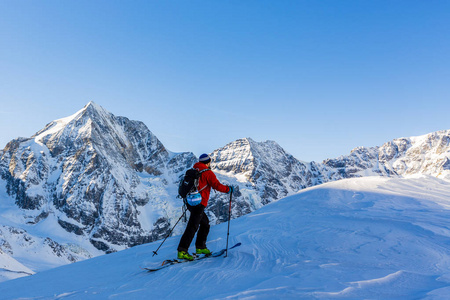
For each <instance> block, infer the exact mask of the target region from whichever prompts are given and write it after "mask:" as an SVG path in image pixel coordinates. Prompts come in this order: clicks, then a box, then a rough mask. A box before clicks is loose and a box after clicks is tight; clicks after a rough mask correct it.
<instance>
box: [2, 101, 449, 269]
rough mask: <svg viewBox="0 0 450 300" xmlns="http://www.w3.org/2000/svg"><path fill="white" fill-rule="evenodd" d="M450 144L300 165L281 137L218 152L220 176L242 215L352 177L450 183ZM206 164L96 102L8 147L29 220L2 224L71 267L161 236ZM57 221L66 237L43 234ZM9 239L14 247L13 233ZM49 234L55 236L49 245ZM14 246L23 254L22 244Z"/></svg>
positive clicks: (18, 199) (420, 144) (438, 139)
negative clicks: (180, 188)
mask: <svg viewBox="0 0 450 300" xmlns="http://www.w3.org/2000/svg"><path fill="white" fill-rule="evenodd" d="M449 149H450V130H443V131H438V132H435V133H430V134H428V135H424V136H418V137H411V138H399V139H395V140H393V141H389V142H387V143H385V144H383V145H382V146H379V147H378V146H377V147H369V148H366V147H357V148H355V149H353V150H352V151H351V153H350V154H349V155H343V156H340V157H338V158H335V159H327V160H324V161H323V162H321V163H317V162H303V161H299V160H298V159H296V158H295V157H293V156H292V155H291V154H289V153H288V152H286V151H285V150H284V149H283V148H282V147H281V146H279V145H278V144H277V143H276V142H275V141H264V142H256V141H254V140H253V139H251V138H242V139H238V140H236V141H233V142H230V143H228V144H227V145H225V146H224V147H221V148H219V149H217V150H215V151H213V152H212V153H211V157H212V162H213V163H212V169H213V170H214V172H215V173H216V174H217V176H218V178H219V180H220V181H221V182H224V183H225V184H233V185H237V186H239V192H238V193H236V194H235V195H234V201H233V203H232V216H233V218H237V217H239V216H242V215H245V214H247V213H250V212H252V211H254V210H257V209H259V208H261V207H263V206H264V205H266V204H268V203H271V202H273V201H277V200H279V199H281V198H284V197H286V196H289V195H292V194H295V193H296V192H298V191H300V190H302V189H304V188H306V187H311V186H315V185H319V184H322V183H326V182H330V181H336V180H341V179H345V178H353V177H363V176H373V175H375V176H386V177H400V176H409V175H413V174H426V175H431V176H436V177H439V178H443V179H449V178H450V162H449V161H450V160H449V158H450V152H449V151H450V150H449ZM196 161H197V157H196V156H195V155H194V154H193V153H192V152H182V153H173V152H171V151H169V150H167V149H166V148H165V147H164V145H163V144H162V143H161V142H160V141H159V139H158V138H157V137H156V136H155V135H154V134H153V133H152V132H151V131H150V130H149V129H148V128H147V126H146V125H145V124H144V123H142V122H140V121H131V120H129V119H128V118H126V117H120V116H115V115H113V114H112V113H110V112H108V111H106V110H105V109H104V108H103V107H101V106H99V105H97V104H95V103H94V102H89V103H88V104H87V105H86V106H85V107H84V108H83V109H81V110H79V111H78V112H76V113H75V114H73V115H71V116H69V117H66V118H61V119H57V120H55V121H53V122H50V123H48V124H47V125H46V126H45V127H44V128H43V129H42V130H39V131H38V132H37V133H36V134H34V135H33V136H32V137H31V138H18V139H15V140H12V141H11V142H10V143H8V144H7V146H6V147H5V149H3V150H2V151H0V175H1V178H2V180H0V181H1V182H2V184H1V185H0V190H2V189H3V191H0V196H2V201H3V202H5V203H6V202H7V203H9V204H8V205H7V208H8V210H11V211H17V213H16V214H17V215H19V216H20V217H14V218H13V219H12V217H11V215H12V214H3V215H1V214H0V225H3V228H4V229H5V230H8V229H7V228H5V227H4V226H5V224H9V225H8V226H10V227H11V228H16V229H13V232H17V236H22V237H25V236H31V237H30V238H31V239H33V240H34V241H35V242H34V244H42V247H41V249H44V248H45V249H46V247H48V246H49V245H50V246H51V247H52V250H51V251H53V253H54V254H55V255H56V256H58V257H64V261H65V262H66V263H67V262H72V261H78V260H82V259H86V258H89V257H92V256H96V255H99V254H100V253H110V252H115V251H118V250H122V249H125V248H128V247H132V246H134V245H139V244H143V243H148V242H151V241H155V240H158V239H161V238H163V237H164V236H165V235H166V234H167V233H168V231H169V230H170V228H171V227H172V226H173V225H174V224H175V221H176V220H177V219H178V218H179V216H180V214H181V209H182V208H181V207H182V201H181V200H180V199H177V198H176V195H177V191H176V190H177V184H178V182H179V180H180V179H181V177H182V175H183V173H184V171H185V170H186V169H188V168H190V167H191V166H192V165H193V164H194V162H196ZM3 186H4V187H3ZM228 201H229V198H228V196H227V195H223V194H220V193H212V195H211V199H210V202H209V205H208V210H207V213H208V216H209V218H210V220H211V223H212V224H218V223H221V222H224V221H226V220H227V213H228ZM12 203H15V204H12ZM47 223H48V224H52V226H56V227H58V228H59V229H58V230H61V231H63V232H66V234H64V233H61V234H59V235H58V236H56V237H54V236H52V233H51V232H49V231H40V232H37V233H33V232H34V231H35V230H34V229H35V228H36V227H39V226H41V224H47ZM47 226H49V225H47ZM1 227H2V226H0V230H1ZM56 227H55V228H56ZM182 227H183V225H180V226H178V227H177V228H176V229H175V231H174V234H180V233H181V230H182ZM33 234H36V235H33ZM0 238H2V239H3V240H4V243H3V244H4V245H6V244H7V243H8V239H9V238H11V237H8V238H7V237H5V236H3V237H1V236H0ZM46 238H49V239H50V240H51V242H49V243H47V244H45V245H44V243H43V242H42V241H44V240H46ZM0 242H1V241H0ZM73 245H78V246H77V247H74V246H73ZM10 246H11V247H10V248H11V253H12V255H13V257H14V253H15V252H17V251H18V250H17V249H18V247H17V246H15V245H14V243H10ZM1 249H2V245H1V243H0V250H1ZM30 249H33V250H30V251H35V252H36V251H38V252H39V251H41V250H36V248H30ZM36 270H37V269H36Z"/></svg>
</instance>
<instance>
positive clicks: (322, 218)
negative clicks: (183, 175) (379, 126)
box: [0, 176, 450, 299]
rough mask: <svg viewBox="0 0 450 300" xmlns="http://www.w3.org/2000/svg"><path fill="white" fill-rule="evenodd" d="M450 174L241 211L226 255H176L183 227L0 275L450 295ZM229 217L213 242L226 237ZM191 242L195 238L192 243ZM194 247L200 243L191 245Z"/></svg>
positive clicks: (68, 292)
mask: <svg viewBox="0 0 450 300" xmlns="http://www.w3.org/2000/svg"><path fill="white" fill-rule="evenodd" d="M449 208H450V182H448V181H444V180H441V179H437V178H435V177H431V176H415V177H409V178H386V177H366V178H356V179H346V180H341V181H336V182H331V183H326V184H323V185H320V186H316V187H313V188H308V189H305V190H302V191H301V192H299V193H298V194H296V195H293V196H290V197H287V198H284V199H282V200H280V201H277V202H274V203H272V204H269V205H267V206H264V207H263V208H261V209H259V210H257V211H255V212H253V213H251V214H248V215H246V216H243V217H240V218H238V219H235V220H232V223H231V234H230V245H233V244H235V243H237V242H241V243H242V246H240V247H238V248H236V249H233V250H230V252H229V255H228V257H227V258H223V257H219V258H210V259H205V260H201V261H197V262H190V263H184V264H180V265H174V266H171V267H169V268H166V269H163V270H160V271H158V272H155V273H147V272H145V271H143V270H141V269H140V267H144V266H147V267H152V266H157V265H158V264H159V263H160V262H161V261H163V260H164V259H168V258H173V257H174V256H175V255H176V247H177V244H178V242H179V238H180V237H179V236H176V237H172V238H170V239H168V240H167V241H166V243H165V244H164V246H163V247H162V248H161V250H160V251H159V255H157V256H155V257H152V251H154V250H156V248H157V247H158V245H159V243H160V242H155V243H151V244H146V245H141V246H136V247H133V248H130V249H127V250H123V251H120V252H117V253H113V254H108V255H104V256H100V257H95V258H92V259H88V260H85V261H82V262H77V263H74V264H71V265H66V266H62V267H59V268H55V269H51V270H48V271H44V272H40V273H37V274H35V275H32V276H27V277H23V278H19V279H14V280H10V281H6V282H3V283H0V295H1V298H2V299H335V298H336V299H341V298H343V299H450V210H449ZM226 231H227V224H226V223H223V224H220V225H217V226H213V227H212V228H211V232H210V236H209V242H208V247H209V248H210V249H212V250H214V249H216V250H218V249H220V248H223V247H224V246H225V243H226ZM191 249H192V248H191ZM192 250H193V249H192Z"/></svg>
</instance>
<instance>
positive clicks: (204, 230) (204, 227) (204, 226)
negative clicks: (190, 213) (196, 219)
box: [195, 211, 210, 249]
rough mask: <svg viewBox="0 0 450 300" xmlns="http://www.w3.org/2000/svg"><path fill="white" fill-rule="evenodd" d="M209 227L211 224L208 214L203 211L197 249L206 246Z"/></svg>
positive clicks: (196, 243)
mask: <svg viewBox="0 0 450 300" xmlns="http://www.w3.org/2000/svg"><path fill="white" fill-rule="evenodd" d="M209 228H210V225H209V219H208V216H207V215H206V214H205V212H204V211H203V213H202V218H201V220H200V229H199V230H198V232H197V240H196V241H195V247H196V248H197V249H205V248H206V239H207V238H208V233H209Z"/></svg>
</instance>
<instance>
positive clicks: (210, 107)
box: [0, 0, 450, 161]
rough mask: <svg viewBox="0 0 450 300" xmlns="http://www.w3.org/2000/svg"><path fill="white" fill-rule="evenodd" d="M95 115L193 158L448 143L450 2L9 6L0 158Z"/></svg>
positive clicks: (303, 155)
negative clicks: (240, 151)
mask: <svg viewBox="0 0 450 300" xmlns="http://www.w3.org/2000/svg"><path fill="white" fill-rule="evenodd" d="M89 101H94V102H96V103H97V104H99V105H101V106H103V107H104V108H105V109H107V110H108V111H110V112H112V113H113V114H115V115H121V116H126V117H128V118H130V119H133V120H140V121H143V122H144V123H145V124H146V125H147V126H148V127H149V129H150V130H151V131H152V132H153V133H154V134H156V136H157V137H158V138H159V139H160V140H161V141H162V142H163V144H164V145H165V146H166V147H167V148H168V149H169V150H171V151H175V152H182V151H192V152H194V153H195V154H196V155H197V156H198V155H200V154H201V153H202V152H210V151H212V150H214V149H217V148H219V147H222V146H224V145H226V144H227V143H229V142H231V141H234V140H236V139H238V138H243V137H251V138H253V139H254V140H256V141H265V140H275V141H276V142H278V143H279V144H280V145H281V146H282V147H283V148H284V149H285V150H286V151H287V152H289V153H291V154H293V155H294V156H295V157H296V158H298V159H300V160H304V161H312V160H315V161H321V160H323V159H326V158H334V157H337V156H339V155H343V154H348V153H349V152H350V150H351V149H353V148H354V147H357V146H367V147H369V146H376V145H381V144H383V143H384V142H387V141H389V140H391V139H394V138H398V137H409V136H416V135H422V134H426V133H429V132H433V131H437V130H443V129H450V1H447V0H445V1H433V0H427V1H415V0H407V1H400V0H396V1H363V0H358V1H352V0H346V1H339V0H333V1H327V0H320V1H319V0H317V1H312V0H311V1H301V0H297V1H288V0H281V1H278V0H272V1H264V0H255V1H250V0H248V1H247V0H244V1H242V0H239V1H233V0H232V1H214V0H213V1H209V0H208V1H206V0H205V1H181V0H180V1H176V0H174V1H162V0H161V1H150V0H147V1H135V0H133V1H91V0H90V1H78V0H77V1H69V0H67V1H59V0H58V1H15V0H14V1H13V0H11V1H9V0H0V148H3V147H4V146H5V145H6V143H7V142H9V141H10V140H12V139H13V138H17V137H19V136H24V137H30V136H31V135H33V134H34V133H35V132H37V131H38V130H40V129H42V128H43V127H44V126H45V125H46V124H47V123H49V122H50V121H52V120H54V119H58V118H62V117H66V116H69V115H71V114H73V113H75V112H76V111H77V110H79V109H81V108H82V107H83V106H84V105H85V104H87V103H88V102H89Z"/></svg>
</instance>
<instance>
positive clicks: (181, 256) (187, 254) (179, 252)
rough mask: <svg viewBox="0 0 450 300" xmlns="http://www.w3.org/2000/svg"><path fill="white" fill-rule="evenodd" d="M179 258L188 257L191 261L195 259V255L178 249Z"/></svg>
mask: <svg viewBox="0 0 450 300" xmlns="http://www.w3.org/2000/svg"><path fill="white" fill-rule="evenodd" d="M178 258H179V259H186V260H189V261H192V260H194V257H193V256H192V255H190V254H189V253H187V252H186V251H178Z"/></svg>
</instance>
